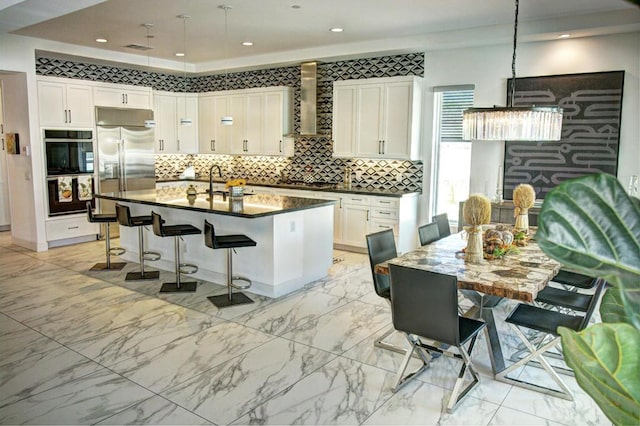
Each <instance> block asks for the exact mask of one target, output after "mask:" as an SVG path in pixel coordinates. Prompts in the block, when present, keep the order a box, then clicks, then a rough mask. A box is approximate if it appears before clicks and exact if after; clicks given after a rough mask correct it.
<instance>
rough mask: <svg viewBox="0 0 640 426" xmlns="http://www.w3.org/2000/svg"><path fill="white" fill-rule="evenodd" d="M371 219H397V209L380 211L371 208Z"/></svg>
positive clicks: (379, 209) (380, 209)
mask: <svg viewBox="0 0 640 426" xmlns="http://www.w3.org/2000/svg"><path fill="white" fill-rule="evenodd" d="M371 217H376V218H381V219H398V209H382V208H378V207H373V208H372V209H371Z"/></svg>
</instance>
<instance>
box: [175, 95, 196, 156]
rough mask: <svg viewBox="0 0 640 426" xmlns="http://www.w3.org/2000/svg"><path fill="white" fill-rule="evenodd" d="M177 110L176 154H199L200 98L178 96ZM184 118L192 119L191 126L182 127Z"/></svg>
mask: <svg viewBox="0 0 640 426" xmlns="http://www.w3.org/2000/svg"><path fill="white" fill-rule="evenodd" d="M176 109H177V115H176V123H177V126H178V128H177V141H176V152H178V153H181V154H195V153H197V152H198V98H197V97H196V96H193V95H186V96H185V95H177V96H176ZM182 118H190V119H191V124H190V125H182V124H181V123H180V121H181V119H182Z"/></svg>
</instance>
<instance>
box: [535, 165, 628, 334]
mask: <svg viewBox="0 0 640 426" xmlns="http://www.w3.org/2000/svg"><path fill="white" fill-rule="evenodd" d="M536 240H537V242H538V244H539V245H540V247H541V248H542V250H543V251H544V252H545V253H547V254H548V255H549V256H551V257H552V258H554V259H556V260H558V261H559V262H561V263H563V264H564V265H567V266H569V267H571V268H572V269H575V270H577V271H578V272H582V273H584V274H587V275H590V276H599V277H603V278H605V279H607V281H609V282H611V283H612V284H614V285H615V286H617V287H620V288H621V294H620V296H621V300H622V302H623V304H624V306H625V311H626V313H627V316H628V317H629V319H630V320H631V321H632V323H633V324H634V325H635V326H636V327H637V328H638V329H640V315H638V311H640V309H638V308H639V307H640V203H638V201H637V199H632V198H631V197H629V196H628V195H627V194H626V193H625V191H624V189H623V188H622V185H620V183H619V182H618V180H617V179H616V178H614V177H613V176H611V175H606V174H598V175H589V176H584V177H581V178H578V179H572V180H569V181H566V182H563V183H562V184H560V185H559V186H558V187H556V188H554V189H553V190H552V191H551V192H549V194H547V196H546V197H545V200H544V203H543V205H542V209H541V211H540V217H539V227H538V232H537V233H536Z"/></svg>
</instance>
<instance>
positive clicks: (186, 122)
mask: <svg viewBox="0 0 640 426" xmlns="http://www.w3.org/2000/svg"><path fill="white" fill-rule="evenodd" d="M178 18H180V19H182V43H183V49H182V65H183V67H184V74H183V79H182V91H183V92H184V109H183V112H184V115H183V116H182V117H181V118H180V125H181V126H191V124H193V120H192V119H191V118H188V117H187V19H189V18H191V17H190V16H189V15H178Z"/></svg>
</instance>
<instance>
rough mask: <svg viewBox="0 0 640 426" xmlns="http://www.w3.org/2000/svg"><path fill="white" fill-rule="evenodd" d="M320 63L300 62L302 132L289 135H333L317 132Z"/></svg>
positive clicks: (324, 136) (325, 136) (327, 136)
mask: <svg viewBox="0 0 640 426" xmlns="http://www.w3.org/2000/svg"><path fill="white" fill-rule="evenodd" d="M317 89H318V64H317V63H316V62H304V63H302V64H300V133H294V134H289V135H286V136H289V137H294V138H295V137H304V136H307V137H323V138H329V137H331V135H328V134H319V133H317V123H318V109H317V106H316V104H317Z"/></svg>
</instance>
